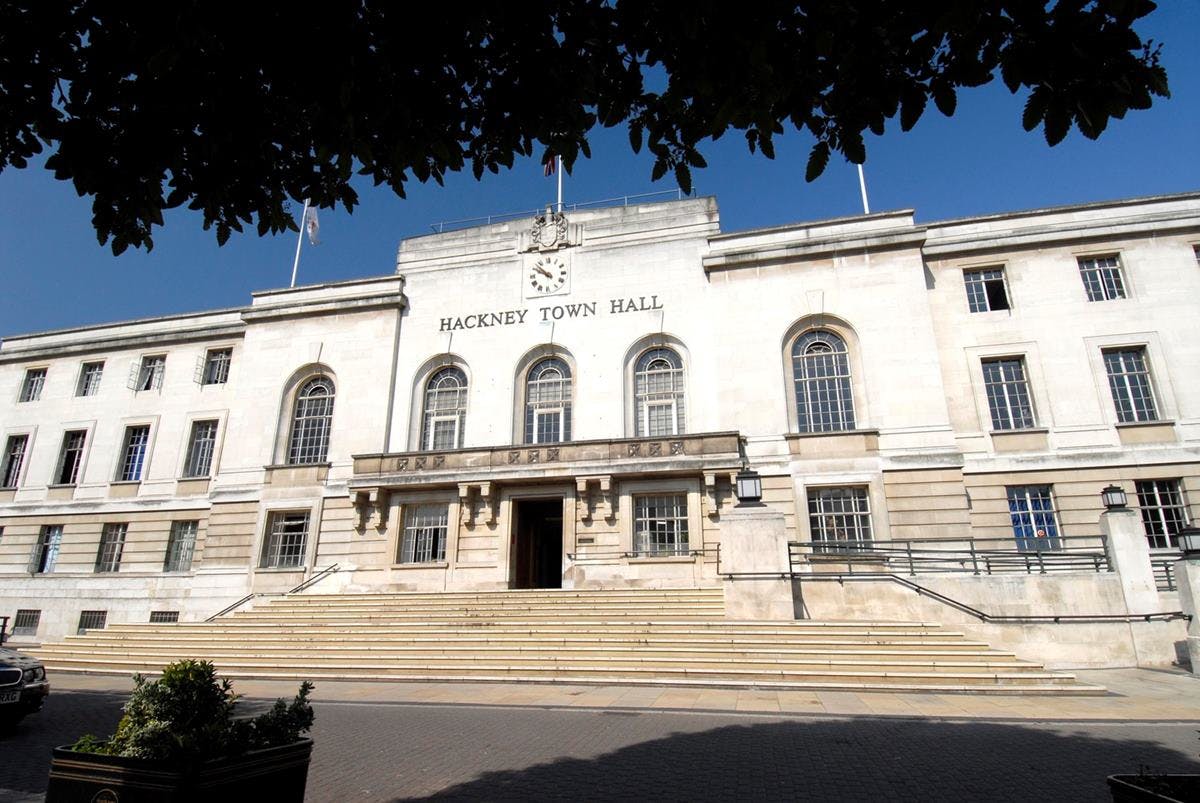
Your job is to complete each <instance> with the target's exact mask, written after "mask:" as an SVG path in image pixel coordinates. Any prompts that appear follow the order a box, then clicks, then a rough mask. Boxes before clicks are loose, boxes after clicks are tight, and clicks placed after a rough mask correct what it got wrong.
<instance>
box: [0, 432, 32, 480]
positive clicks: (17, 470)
mask: <svg viewBox="0 0 1200 803" xmlns="http://www.w3.org/2000/svg"><path fill="white" fill-rule="evenodd" d="M27 446H29V436H28V435H9V436H8V443H6V444H5V445H4V466H3V469H2V470H0V488H16V487H17V485H18V484H19V483H20V482H21V466H22V464H24V462H25V449H26V447H27Z"/></svg>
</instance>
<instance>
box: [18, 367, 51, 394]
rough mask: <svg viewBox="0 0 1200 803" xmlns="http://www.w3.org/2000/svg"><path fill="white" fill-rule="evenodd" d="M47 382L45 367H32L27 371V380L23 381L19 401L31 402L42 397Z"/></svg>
mask: <svg viewBox="0 0 1200 803" xmlns="http://www.w3.org/2000/svg"><path fill="white" fill-rule="evenodd" d="M45 384H46V369H45V368H30V369H29V370H28V371H26V372H25V381H24V382H22V383H21V395H20V397H19V401H22V402H31V401H37V400H38V399H40V398H42V388H43V387H44V386H45Z"/></svg>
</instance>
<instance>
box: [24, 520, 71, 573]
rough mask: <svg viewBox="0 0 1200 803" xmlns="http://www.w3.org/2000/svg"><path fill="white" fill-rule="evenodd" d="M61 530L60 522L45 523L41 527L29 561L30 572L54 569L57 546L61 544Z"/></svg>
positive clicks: (46, 571) (51, 570) (56, 560)
mask: <svg viewBox="0 0 1200 803" xmlns="http://www.w3.org/2000/svg"><path fill="white" fill-rule="evenodd" d="M62 531H63V528H62V525H61V524H47V525H45V526H43V527H42V531H41V533H40V534H39V535H38V540H37V544H35V545H34V547H33V557H32V559H31V560H30V562H29V571H30V573H32V574H50V573H51V572H53V571H54V564H56V563H58V548H59V546H61V544H62Z"/></svg>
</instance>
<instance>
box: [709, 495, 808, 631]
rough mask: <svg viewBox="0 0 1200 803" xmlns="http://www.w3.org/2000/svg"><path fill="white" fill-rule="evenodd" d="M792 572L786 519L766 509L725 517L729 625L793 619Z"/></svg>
mask: <svg viewBox="0 0 1200 803" xmlns="http://www.w3.org/2000/svg"><path fill="white" fill-rule="evenodd" d="M789 572H791V564H790V562H789V560H788V548H787V531H786V530H785V528H784V524H783V514H782V513H779V512H777V511H775V510H772V509H771V508H769V507H767V506H766V505H754V506H750V505H739V506H737V507H734V508H730V509H728V510H725V511H723V512H722V513H721V575H722V579H723V580H724V587H725V618H726V619H775V620H779V619H786V620H791V619H795V618H796V612H795V607H794V605H793V603H792V581H791V579H790V578H789V577H787V575H788V573H789ZM726 575H733V576H732V577H728V578H726ZM739 575H740V576H739Z"/></svg>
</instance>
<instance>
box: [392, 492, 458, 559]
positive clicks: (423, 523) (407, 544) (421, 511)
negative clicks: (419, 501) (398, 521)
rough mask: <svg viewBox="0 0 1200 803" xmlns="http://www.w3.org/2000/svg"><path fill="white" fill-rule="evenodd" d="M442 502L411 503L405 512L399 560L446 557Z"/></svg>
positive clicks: (445, 509) (445, 510) (445, 520)
mask: <svg viewBox="0 0 1200 803" xmlns="http://www.w3.org/2000/svg"><path fill="white" fill-rule="evenodd" d="M447 518H448V517H447V508H446V506H445V505H413V506H412V507H409V508H408V509H407V510H406V511H405V513H404V533H403V535H402V537H401V539H400V555H399V562H400V563H430V562H435V561H443V560H445V559H446V523H447Z"/></svg>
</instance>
